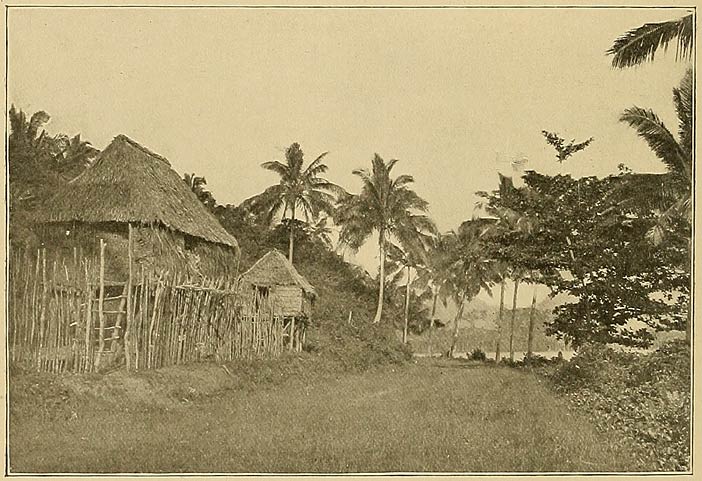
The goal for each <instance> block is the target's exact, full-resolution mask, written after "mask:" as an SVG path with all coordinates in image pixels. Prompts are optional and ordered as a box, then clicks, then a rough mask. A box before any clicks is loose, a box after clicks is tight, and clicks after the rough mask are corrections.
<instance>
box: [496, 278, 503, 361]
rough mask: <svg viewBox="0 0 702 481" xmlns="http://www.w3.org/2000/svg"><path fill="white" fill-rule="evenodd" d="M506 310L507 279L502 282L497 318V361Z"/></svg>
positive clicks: (499, 353)
mask: <svg viewBox="0 0 702 481" xmlns="http://www.w3.org/2000/svg"><path fill="white" fill-rule="evenodd" d="M504 312H505V280H504V279H502V282H501V283H500V314H499V317H498V318H497V345H496V346H495V362H500V355H501V354H502V353H501V352H500V342H501V341H502V316H503V314H504Z"/></svg>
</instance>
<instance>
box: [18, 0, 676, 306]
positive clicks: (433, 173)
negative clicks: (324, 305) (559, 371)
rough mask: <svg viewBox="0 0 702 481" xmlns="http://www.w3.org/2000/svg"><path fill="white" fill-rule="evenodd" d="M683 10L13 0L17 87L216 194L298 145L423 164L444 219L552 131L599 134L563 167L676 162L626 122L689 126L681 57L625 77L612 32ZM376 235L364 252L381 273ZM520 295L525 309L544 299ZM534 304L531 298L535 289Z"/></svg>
mask: <svg viewBox="0 0 702 481" xmlns="http://www.w3.org/2000/svg"><path fill="white" fill-rule="evenodd" d="M685 13H686V12H685V10H682V9H679V10H676V9H647V8H641V9H632V8H627V9H538V8H534V9H490V8H483V9H421V10H420V9H411V8H410V9H370V10H369V9H364V10H352V9H328V10H327V9H325V10H319V9H317V10H313V9H273V8H271V9H243V8H235V9H147V8H141V9H139V8H120V9H104V8H103V9H101V8H90V9H60V8H52V9H20V8H13V9H11V10H10V12H9V18H8V29H9V46H8V64H9V72H8V97H9V102H10V103H13V104H15V105H16V106H17V107H18V108H21V109H23V110H24V111H25V112H28V113H32V112H35V111H37V110H44V111H46V112H48V113H49V114H50V115H51V116H52V119H51V122H50V124H49V125H48V126H47V130H48V131H49V132H51V133H58V132H62V133H67V134H70V135H74V134H76V133H80V134H81V135H82V137H83V138H84V139H86V140H89V141H90V142H91V143H92V144H93V145H95V146H96V147H97V148H100V149H103V148H104V147H106V146H107V145H108V144H109V142H110V141H111V139H112V138H113V137H115V136H116V135H118V134H126V135H128V136H129V137H131V138H132V139H134V140H136V141H137V142H139V143H141V144H142V145H144V146H146V147H148V148H149V149H151V150H153V151H155V152H158V153H159V154H161V155H163V156H165V157H167V158H168V159H169V160H170V162H171V164H172V166H173V168H174V169H175V170H176V171H177V172H179V173H180V174H181V175H182V174H184V173H190V172H194V173H196V174H197V175H200V176H204V177H205V178H206V179H207V185H208V188H209V189H210V190H211V191H212V193H213V194H214V196H215V198H216V199H217V201H218V202H219V203H221V204H227V203H232V204H238V203H240V202H241V201H243V200H244V199H246V198H249V197H251V196H253V195H255V194H257V193H260V192H261V191H263V190H264V189H265V188H266V187H267V186H269V185H272V184H273V183H275V182H277V178H276V175H275V174H273V173H271V172H266V171H264V170H263V169H262V168H261V167H260V164H261V163H262V162H265V161H268V160H272V159H281V158H282V157H283V156H284V150H285V148H286V147H287V146H289V145H290V144H291V143H292V142H299V143H300V144H301V146H302V148H303V150H304V152H305V153H306V159H308V161H311V160H313V159H314V158H315V157H316V156H317V155H319V154H320V153H321V152H325V151H329V155H328V156H327V157H326V163H327V164H328V165H329V172H328V174H327V176H328V178H329V179H330V180H332V181H334V182H336V183H338V184H340V185H341V186H343V187H344V188H346V189H347V190H349V191H351V192H357V191H358V189H359V188H360V181H359V180H358V179H357V178H355V177H354V176H353V175H352V174H351V170H353V169H355V168H358V167H366V166H370V161H371V159H372V157H373V155H374V154H375V153H378V154H380V155H381V156H382V157H383V158H385V159H386V160H389V159H392V158H396V159H399V160H400V162H399V163H398V164H397V166H396V167H395V171H394V172H395V173H397V174H400V173H407V174H412V175H413V176H414V177H415V181H416V183H415V190H416V191H417V192H418V193H419V194H420V195H421V196H423V197H424V198H425V199H427V200H428V201H429V204H430V215H431V216H432V217H433V218H434V220H435V221H436V223H437V225H438V227H439V228H440V229H441V230H442V231H446V230H449V229H452V228H456V227H457V226H458V225H459V224H460V223H461V222H462V221H463V220H466V219H469V218H471V217H472V216H473V214H474V206H475V201H476V198H475V196H474V193H475V192H476V191H479V190H492V189H494V188H496V186H497V172H503V173H506V174H510V173H512V174H517V175H518V173H516V172H514V171H513V167H512V164H511V163H510V159H514V158H525V159H527V162H526V163H525V164H524V166H525V167H526V168H527V169H534V170H537V171H540V172H543V173H546V174H555V173H558V172H559V166H558V164H557V163H556V161H555V154H554V152H553V150H552V148H551V147H549V146H548V145H547V144H546V143H545V142H544V140H543V137H542V136H541V133H540V132H541V130H544V129H546V130H550V131H555V132H558V133H560V134H561V135H562V136H564V137H566V138H568V139H571V138H575V139H576V140H584V139H586V138H588V137H594V138H595V141H594V142H593V143H592V145H591V146H590V147H589V148H587V149H586V150H585V151H583V152H581V153H579V154H576V155H575V156H574V157H573V158H572V160H571V161H570V162H569V163H568V164H567V165H564V166H563V168H562V171H563V172H564V173H571V174H573V175H575V176H581V175H599V176H602V175H607V174H609V173H615V172H617V166H618V165H619V164H620V163H624V164H626V165H627V166H628V167H630V168H631V169H633V170H634V171H640V172H661V171H663V170H664V166H663V165H662V164H661V163H660V162H659V161H658V160H657V159H656V158H655V156H654V155H653V154H652V153H651V151H650V150H649V149H648V147H647V146H646V144H645V143H644V142H643V141H642V140H640V139H639V138H638V137H637V136H636V135H635V133H634V131H633V130H632V129H631V128H629V127H627V126H626V125H624V124H622V123H620V122H618V117H619V115H620V114H621V112H622V111H623V110H624V109H625V108H627V107H630V106H634V105H637V106H640V107H649V108H652V109H654V110H655V111H656V112H657V113H658V115H659V116H660V117H661V118H662V119H663V121H664V122H665V123H666V125H668V127H669V128H670V129H671V130H676V129H677V121H676V116H675V111H674V108H673V103H672V88H673V87H675V86H676V85H677V84H678V83H679V82H680V80H681V79H682V76H683V74H684V71H685V68H686V67H687V64H685V63H683V62H675V58H674V52H672V51H671V52H668V53H667V54H666V55H660V57H657V58H656V60H655V62H653V63H649V64H646V65H643V66H641V67H637V68H632V69H625V70H616V69H613V68H612V67H611V64H610V62H611V57H608V56H606V55H605V52H606V50H607V49H608V48H609V47H610V46H611V45H612V42H613V41H614V39H616V38H617V37H618V36H619V35H621V34H623V33H624V32H626V31H627V30H629V29H631V28H634V27H637V26H639V25H642V24H644V23H646V22H656V21H663V20H669V19H674V18H678V17H680V16H682V15H684V14H685ZM375 251H376V248H375V242H374V241H373V240H371V241H370V242H369V243H368V245H367V246H365V247H364V248H362V249H361V251H360V252H359V253H358V254H357V255H356V256H354V257H353V260H355V261H356V262H358V263H360V264H362V265H363V266H365V267H366V268H367V269H368V270H369V271H370V272H373V273H374V272H376V270H377V254H376V252H375ZM530 295H531V293H530V292H524V293H523V296H520V300H519V303H520V305H526V304H528V303H529V301H530V300H531V298H530ZM522 297H523V298H522Z"/></svg>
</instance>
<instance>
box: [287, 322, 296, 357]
mask: <svg viewBox="0 0 702 481" xmlns="http://www.w3.org/2000/svg"><path fill="white" fill-rule="evenodd" d="M294 334H295V316H293V317H292V319H291V320H290V346H289V348H288V350H289V351H292V350H293V341H294V339H293V335H294Z"/></svg>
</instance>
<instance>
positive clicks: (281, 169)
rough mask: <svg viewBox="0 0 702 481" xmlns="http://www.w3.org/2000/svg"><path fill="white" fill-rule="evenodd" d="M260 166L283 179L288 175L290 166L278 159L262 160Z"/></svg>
mask: <svg viewBox="0 0 702 481" xmlns="http://www.w3.org/2000/svg"><path fill="white" fill-rule="evenodd" d="M261 167H263V168H264V169H266V170H270V171H271V172H275V173H276V174H278V175H279V176H280V177H281V178H283V179H286V178H287V177H289V175H290V168H289V167H288V166H287V165H285V164H283V163H282V162H280V161H279V160H270V161H268V162H264V163H262V164H261Z"/></svg>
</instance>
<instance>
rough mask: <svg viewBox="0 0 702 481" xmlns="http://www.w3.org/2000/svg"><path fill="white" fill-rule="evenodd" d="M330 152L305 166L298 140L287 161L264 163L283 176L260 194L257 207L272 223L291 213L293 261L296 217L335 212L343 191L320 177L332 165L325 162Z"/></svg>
mask: <svg viewBox="0 0 702 481" xmlns="http://www.w3.org/2000/svg"><path fill="white" fill-rule="evenodd" d="M327 154H328V152H323V153H322V154H320V155H319V156H318V157H317V158H316V159H315V160H314V161H312V163H310V164H309V165H308V166H307V167H306V168H304V153H303V152H302V149H301V148H300V144H298V143H297V142H295V143H293V144H292V145H290V147H288V148H287V149H286V150H285V162H280V161H278V160H272V161H269V162H264V163H263V164H261V167H263V168H264V169H266V170H270V171H271V172H275V173H276V174H278V175H279V176H280V182H279V183H278V184H276V185H273V186H271V187H269V188H267V189H266V190H265V191H264V192H263V193H261V194H259V196H257V198H256V201H255V204H256V206H257V209H259V210H260V211H262V212H265V214H266V219H267V221H268V222H269V223H270V222H272V221H273V219H274V218H275V217H276V215H277V214H279V213H282V216H283V218H286V216H287V215H288V213H289V215H290V217H288V219H289V220H290V222H289V226H290V237H289V241H288V260H289V261H290V262H293V251H294V242H295V241H294V235H295V232H294V230H295V220H296V216H297V214H298V212H302V214H303V215H304V217H305V221H306V222H308V223H309V222H310V220H316V219H317V218H318V217H319V214H320V213H321V212H324V213H326V214H330V215H331V214H333V212H334V203H335V202H336V200H337V199H336V196H337V195H341V194H343V193H344V191H343V189H342V188H341V187H339V186H338V185H336V184H333V183H332V182H330V181H328V180H327V179H325V178H323V177H321V175H322V174H324V173H325V172H326V171H327V170H328V169H329V167H328V166H327V165H326V164H324V163H322V160H323V159H324V157H326V155H327Z"/></svg>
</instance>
